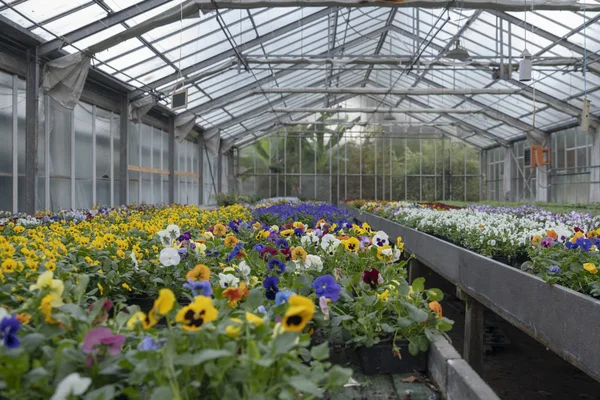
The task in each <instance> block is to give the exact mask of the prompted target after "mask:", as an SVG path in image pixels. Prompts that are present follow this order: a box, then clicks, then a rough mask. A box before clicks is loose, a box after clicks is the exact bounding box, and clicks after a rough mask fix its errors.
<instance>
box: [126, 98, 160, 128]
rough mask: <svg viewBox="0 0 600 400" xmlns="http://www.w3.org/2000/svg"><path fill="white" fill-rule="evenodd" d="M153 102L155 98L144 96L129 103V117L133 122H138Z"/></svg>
mask: <svg viewBox="0 0 600 400" xmlns="http://www.w3.org/2000/svg"><path fill="white" fill-rule="evenodd" d="M155 104H156V100H154V97H152V96H145V97H142V98H141V99H139V100H136V101H133V102H131V103H129V119H130V120H131V121H133V122H140V121H141V120H142V117H143V116H144V115H146V114H148V112H149V111H150V110H151V109H152V107H154V105H155Z"/></svg>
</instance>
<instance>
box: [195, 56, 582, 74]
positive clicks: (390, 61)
mask: <svg viewBox="0 0 600 400" xmlns="http://www.w3.org/2000/svg"><path fill="white" fill-rule="evenodd" d="M411 57H412V56H411V55H393V56H378V57H373V56H356V57H352V56H346V57H344V58H341V57H322V56H321V55H315V56H314V57H311V56H303V57H300V56H299V57H281V58H280V57H270V58H246V59H245V60H246V62H247V63H248V64H258V65H262V64H294V65H324V64H335V65H338V66H346V65H371V64H373V65H389V66H391V67H399V66H404V65H410V64H412V59H411ZM472 58H473V61H472V62H471V63H464V64H462V63H461V67H462V66H464V67H467V68H472V67H474V66H477V67H485V68H499V67H500V62H497V61H484V60H489V59H492V60H493V59H495V58H496V57H487V56H479V57H475V56H473V57H472ZM479 60H481V61H479ZM582 63H583V58H582V57H543V58H538V59H535V60H533V66H534V67H565V66H580V65H581V64H582ZM414 65H418V66H423V67H426V66H429V65H431V66H432V67H443V68H444V69H448V68H449V66H448V63H444V62H441V61H438V62H436V61H435V58H430V57H426V56H422V57H421V58H420V59H419V60H416V61H415V62H414ZM504 65H505V66H506V65H507V64H504ZM511 65H512V70H513V71H518V68H519V64H518V63H512V64H511ZM233 67H237V63H236V62H235V61H232V62H230V63H227V64H224V65H221V66H220V67H218V68H219V69H215V71H210V72H207V73H206V74H203V76H210V75H214V74H216V73H218V72H220V71H223V70H225V69H229V68H233ZM452 68H460V67H452Z"/></svg>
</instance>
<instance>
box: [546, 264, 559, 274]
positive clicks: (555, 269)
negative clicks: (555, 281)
mask: <svg viewBox="0 0 600 400" xmlns="http://www.w3.org/2000/svg"><path fill="white" fill-rule="evenodd" d="M548 272H550V273H551V274H558V273H559V272H560V267H559V266H557V265H554V266H552V267H550V269H549V270H548Z"/></svg>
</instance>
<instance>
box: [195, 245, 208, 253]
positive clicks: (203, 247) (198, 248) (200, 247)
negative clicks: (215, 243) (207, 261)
mask: <svg viewBox="0 0 600 400" xmlns="http://www.w3.org/2000/svg"><path fill="white" fill-rule="evenodd" d="M194 251H195V252H196V254H198V255H202V256H203V255H205V254H206V245H205V244H204V243H196V248H195V249H194Z"/></svg>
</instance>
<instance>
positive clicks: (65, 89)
mask: <svg viewBox="0 0 600 400" xmlns="http://www.w3.org/2000/svg"><path fill="white" fill-rule="evenodd" d="M89 69H90V57H89V56H87V55H84V54H82V53H75V54H69V55H66V56H64V57H61V58H58V59H56V60H52V61H49V62H47V63H46V64H44V70H43V73H42V80H41V81H42V82H41V85H42V88H44V90H45V91H46V94H47V95H48V96H50V97H52V98H53V99H54V100H56V101H57V102H58V103H60V104H61V105H62V106H64V107H67V108H69V109H71V110H72V109H73V108H74V107H75V106H76V105H77V103H78V101H79V98H80V97H81V93H82V92H83V86H84V85H85V80H86V78H87V75H88V71H89Z"/></svg>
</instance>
